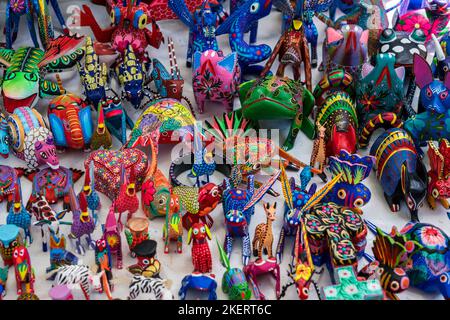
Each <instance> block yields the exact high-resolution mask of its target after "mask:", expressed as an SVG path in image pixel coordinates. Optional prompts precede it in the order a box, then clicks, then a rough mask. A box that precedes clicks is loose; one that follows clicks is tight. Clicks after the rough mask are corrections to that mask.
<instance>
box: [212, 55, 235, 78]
mask: <svg viewBox="0 0 450 320" xmlns="http://www.w3.org/2000/svg"><path fill="white" fill-rule="evenodd" d="M236 62H237V55H236V52H232V53H230V54H229V55H227V56H226V57H225V58H224V59H223V60H222V61H219V62H218V63H217V64H218V65H219V66H221V67H223V68H225V69H226V70H227V71H228V72H229V73H233V70H234V68H235V67H236Z"/></svg>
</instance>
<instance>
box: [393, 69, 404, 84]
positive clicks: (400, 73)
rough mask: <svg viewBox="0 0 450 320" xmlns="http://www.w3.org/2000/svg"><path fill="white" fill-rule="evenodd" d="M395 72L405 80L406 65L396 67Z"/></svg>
mask: <svg viewBox="0 0 450 320" xmlns="http://www.w3.org/2000/svg"><path fill="white" fill-rule="evenodd" d="M395 73H396V74H397V77H398V78H399V79H400V80H402V81H405V67H398V68H395Z"/></svg>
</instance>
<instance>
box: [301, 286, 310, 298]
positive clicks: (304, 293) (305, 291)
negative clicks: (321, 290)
mask: <svg viewBox="0 0 450 320" xmlns="http://www.w3.org/2000/svg"><path fill="white" fill-rule="evenodd" d="M302 292H303V295H304V296H305V297H308V295H309V290H308V288H303V290H302Z"/></svg>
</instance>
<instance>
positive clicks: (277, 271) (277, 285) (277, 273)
mask: <svg viewBox="0 0 450 320" xmlns="http://www.w3.org/2000/svg"><path fill="white" fill-rule="evenodd" d="M271 274H272V277H273V278H274V279H275V281H276V283H275V294H276V296H277V299H280V293H281V291H280V282H281V281H280V266H279V265H277V266H276V267H275V268H274V269H273V270H272V272H271Z"/></svg>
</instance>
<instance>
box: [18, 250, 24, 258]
mask: <svg viewBox="0 0 450 320" xmlns="http://www.w3.org/2000/svg"><path fill="white" fill-rule="evenodd" d="M24 253H25V250H24V249H21V250H20V252H19V255H20V256H21V257H23V255H24Z"/></svg>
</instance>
